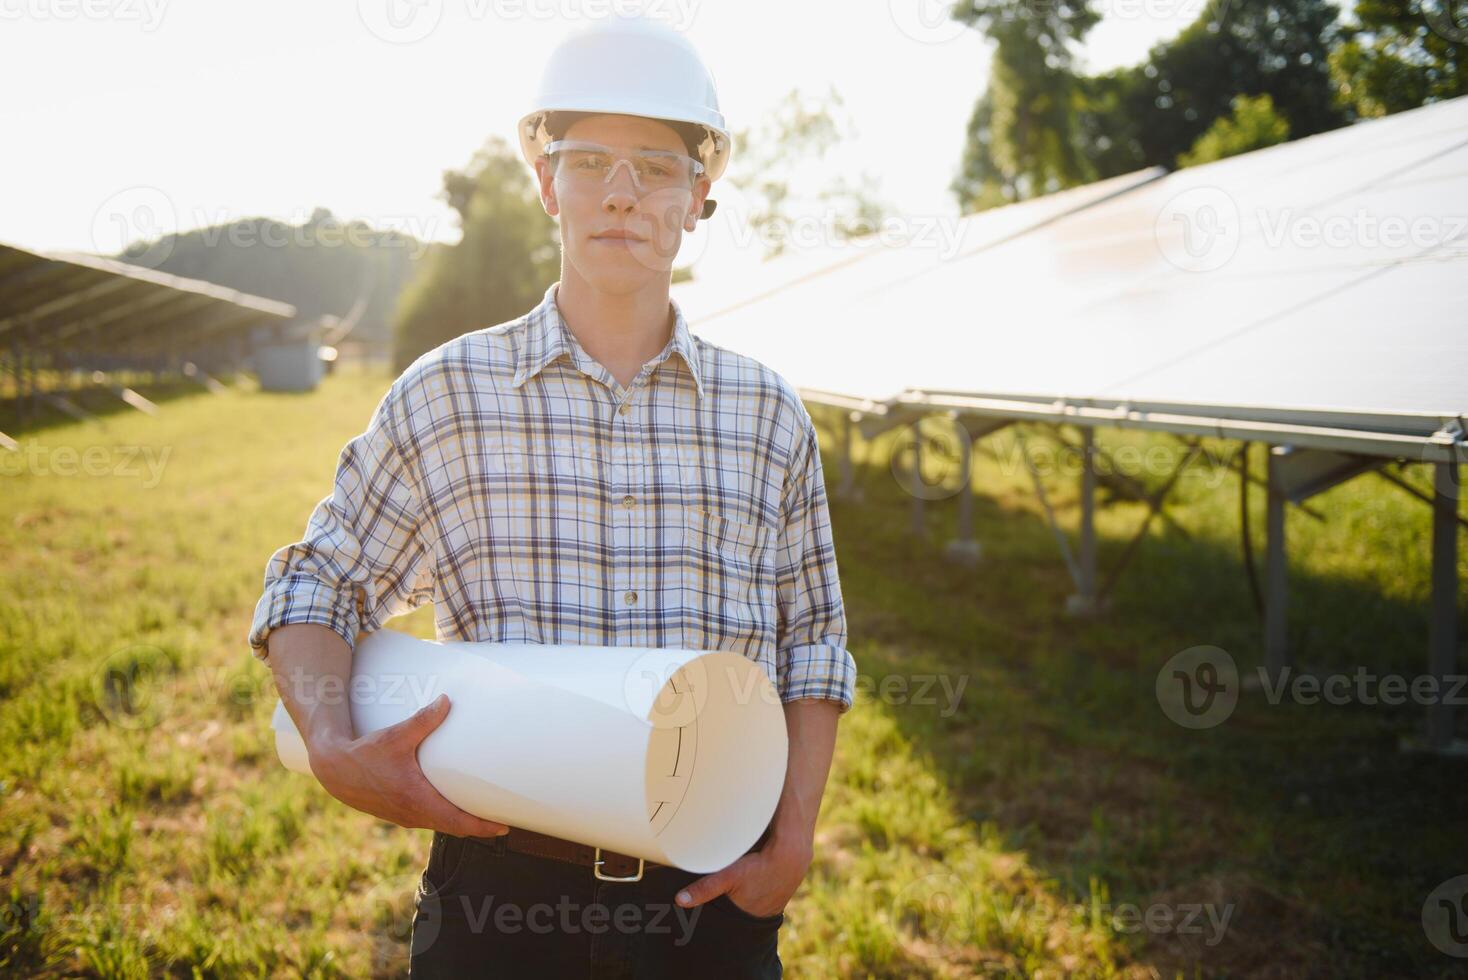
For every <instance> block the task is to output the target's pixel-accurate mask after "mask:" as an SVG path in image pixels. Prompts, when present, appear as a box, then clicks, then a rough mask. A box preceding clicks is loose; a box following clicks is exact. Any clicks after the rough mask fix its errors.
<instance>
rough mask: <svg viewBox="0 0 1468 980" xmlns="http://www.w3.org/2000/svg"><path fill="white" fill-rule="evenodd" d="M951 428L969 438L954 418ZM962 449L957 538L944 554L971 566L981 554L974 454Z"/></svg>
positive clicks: (960, 454)
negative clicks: (977, 531) (975, 518)
mask: <svg viewBox="0 0 1468 980" xmlns="http://www.w3.org/2000/svg"><path fill="white" fill-rule="evenodd" d="M953 426H954V428H955V430H957V431H958V433H959V437H960V438H963V439H967V438H969V436H968V432H967V430H965V429H964V428H963V426H962V425H961V424H960V423H959V422H958V420H957V419H956V418H955V419H953ZM962 449H963V451H962V452H960V453H959V456H960V457H961V458H962V460H963V463H964V465H965V466H966V467H967V469H966V470H965V471H964V474H963V486H962V487H960V488H959V490H958V536H957V537H956V538H954V539H953V540H952V541H950V542H948V547H947V548H946V549H945V553H946V554H947V555H948V557H949V558H950V559H952V560H953V561H956V562H958V563H960V564H963V565H972V564H974V563H976V562H977V561H978V560H979V556H980V554H981V549H980V547H979V541H978V539H977V538H976V537H974V454H973V451H972V449H971V448H970V444H969V443H965V444H964V445H963V447H962Z"/></svg>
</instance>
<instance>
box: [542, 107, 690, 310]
mask: <svg viewBox="0 0 1468 980" xmlns="http://www.w3.org/2000/svg"><path fill="white" fill-rule="evenodd" d="M562 138H563V139H575V140H589V141H591V142H594V143H603V144H606V145H607V146H611V147H640V148H646V149H656V150H671V151H673V152H675V153H681V154H687V152H688V148H687V147H686V146H684V144H683V140H682V139H680V138H679V136H678V133H677V132H676V131H675V130H674V129H673V128H672V127H671V126H669V125H667V124H666V123H662V122H659V121H657V120H656V119H646V118H643V117H641V116H621V115H611V114H608V115H599V116H588V117H586V118H583V119H578V120H576V122H575V123H573V124H572V126H571V128H570V129H568V130H566V132H565V133H564V134H563V137H562ZM553 170H554V168H553V167H552V165H551V164H550V162H549V161H548V160H546V159H545V158H544V157H542V158H541V159H539V160H537V161H536V163H535V172H536V175H537V177H538V178H539V181H540V200H541V203H542V204H543V205H544V206H545V210H546V213H547V214H549V215H552V216H553V217H559V218H560V224H561V248H562V251H563V253H564V255H565V258H566V260H567V261H568V262H570V263H571V265H572V267H574V268H575V269H576V271H577V273H578V274H580V276H581V277H582V278H583V279H585V280H586V281H587V282H588V283H591V284H592V285H593V286H595V287H596V288H597V289H599V290H601V291H604V292H610V293H616V294H624V293H629V292H633V291H635V290H637V289H639V288H641V287H643V286H645V285H646V284H647V283H648V282H651V281H653V279H654V278H655V277H661V278H663V279H664V280H666V278H667V277H668V275H669V272H670V270H671V269H672V267H673V260H674V259H675V258H676V257H677V255H678V246H679V245H680V244H681V243H682V241H683V233H684V232H685V231H692V230H693V227H694V224H695V222H696V221H697V219H698V215H699V213H700V212H701V211H702V210H703V201H704V198H705V197H707V196H708V192H709V180H708V178H707V177H704V176H700V177H698V178H696V179H695V180H694V181H693V182H692V183H691V184H683V183H680V184H679V185H678V186H675V187H670V188H669V187H665V188H661V189H648V188H646V187H644V188H642V189H639V188H638V187H637V184H636V182H635V181H634V180H633V175H632V173H631V168H630V167H628V166H620V165H619V166H617V167H615V168H614V169H613V171H612V174H611V178H610V179H609V180H607V181H605V182H602V181H601V180H591V181H588V180H578V179H574V178H572V177H570V176H569V175H567V174H565V173H559V174H558V173H554V172H553ZM608 232H625V233H626V234H627V235H629V236H632V237H629V238H623V239H618V238H614V237H610V236H608V234H607V233H608Z"/></svg>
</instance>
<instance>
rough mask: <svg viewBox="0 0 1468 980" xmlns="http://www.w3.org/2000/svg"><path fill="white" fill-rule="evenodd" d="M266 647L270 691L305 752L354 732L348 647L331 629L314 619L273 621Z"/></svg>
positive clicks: (352, 736)
mask: <svg viewBox="0 0 1468 980" xmlns="http://www.w3.org/2000/svg"><path fill="white" fill-rule="evenodd" d="M266 649H267V653H268V657H267V661H268V662H269V664H270V670H271V673H273V674H274V675H275V687H276V690H278V691H279V692H280V699H281V701H282V702H284V703H285V710H286V711H287V712H288V713H289V714H290V716H291V719H292V720H293V721H295V723H296V730H297V731H299V732H300V733H301V739H302V740H303V741H304V742H305V743H306V748H307V750H308V751H310V750H314V749H316V748H319V747H321V746H324V745H327V744H330V743H332V742H338V741H343V740H345V741H350V740H351V739H353V738H355V737H356V732H354V731H353V730H352V712H351V705H350V703H349V702H348V700H347V685H348V682H349V681H350V679H351V675H352V651H351V648H350V647H348V646H347V643H346V641H345V640H343V639H342V638H341V635H340V634H339V633H337V632H336V630H334V629H331V628H329V627H326V626H319V625H317V624H315V623H294V624H291V625H289V626H277V627H276V628H275V629H273V630H271V631H270V635H269V636H267V637H266Z"/></svg>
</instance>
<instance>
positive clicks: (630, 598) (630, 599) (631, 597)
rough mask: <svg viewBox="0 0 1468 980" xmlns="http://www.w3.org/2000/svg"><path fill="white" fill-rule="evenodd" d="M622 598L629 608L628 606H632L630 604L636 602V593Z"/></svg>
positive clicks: (630, 593)
mask: <svg viewBox="0 0 1468 980" xmlns="http://www.w3.org/2000/svg"><path fill="white" fill-rule="evenodd" d="M622 598H624V599H626V600H627V605H629V606H630V605H632V603H634V602H636V601H637V593H636V592H629V593H627V594H626V595H625V596H623V597H622Z"/></svg>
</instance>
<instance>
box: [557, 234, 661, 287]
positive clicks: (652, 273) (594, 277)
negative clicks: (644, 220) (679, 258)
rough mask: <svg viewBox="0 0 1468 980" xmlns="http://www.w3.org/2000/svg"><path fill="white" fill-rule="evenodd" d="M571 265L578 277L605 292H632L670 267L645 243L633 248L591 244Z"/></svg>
mask: <svg viewBox="0 0 1468 980" xmlns="http://www.w3.org/2000/svg"><path fill="white" fill-rule="evenodd" d="M573 264H574V265H575V266H576V271H577V272H579V273H581V278H583V279H585V280H586V281H587V282H588V283H590V284H591V285H592V286H594V287H596V288H597V289H598V290H600V291H601V292H605V293H629V292H633V291H634V290H637V289H640V288H642V287H643V286H645V285H647V283H648V281H649V280H651V279H653V278H656V277H661V276H667V275H668V274H669V272H670V270H671V269H672V267H673V263H672V262H671V261H669V260H665V259H663V258H662V257H661V256H659V255H658V254H657V252H656V251H654V250H653V249H652V248H651V247H650V246H648V245H646V244H642V245H638V246H632V247H627V246H611V247H608V246H601V245H596V244H592V245H591V247H590V248H589V249H588V250H587V252H586V253H585V254H583V255H581V256H580V257H579V260H578V261H574V263H573Z"/></svg>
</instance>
